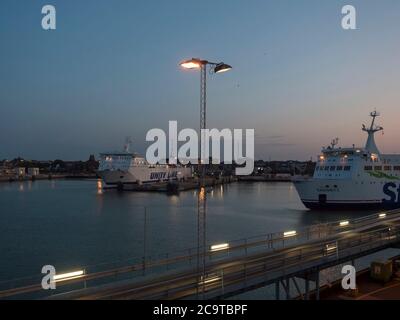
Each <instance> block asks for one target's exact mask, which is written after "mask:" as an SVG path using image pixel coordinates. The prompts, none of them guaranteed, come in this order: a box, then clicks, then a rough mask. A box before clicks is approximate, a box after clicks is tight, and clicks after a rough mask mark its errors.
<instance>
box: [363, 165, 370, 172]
mask: <svg viewBox="0 0 400 320" xmlns="http://www.w3.org/2000/svg"><path fill="white" fill-rule="evenodd" d="M364 170H365V171H372V166H365V167H364Z"/></svg>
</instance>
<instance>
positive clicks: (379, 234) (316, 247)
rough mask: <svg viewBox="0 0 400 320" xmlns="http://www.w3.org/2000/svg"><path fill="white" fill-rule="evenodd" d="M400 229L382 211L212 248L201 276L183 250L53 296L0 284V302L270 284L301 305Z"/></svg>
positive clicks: (86, 274)
mask: <svg viewBox="0 0 400 320" xmlns="http://www.w3.org/2000/svg"><path fill="white" fill-rule="evenodd" d="M399 224H400V210H396V211H391V212H385V213H382V212H381V213H377V214H374V215H370V216H367V217H363V218H359V219H354V220H348V221H336V222H331V223H326V224H319V225H313V226H309V227H307V228H304V229H302V230H288V231H285V232H279V233H274V234H266V235H261V236H257V237H253V238H247V239H242V240H236V241H231V242H229V243H225V244H219V245H213V246H210V247H209V248H207V250H206V255H205V256H201V259H203V258H204V259H205V261H206V272H205V274H203V273H202V272H199V270H198V269H197V268H196V259H197V255H196V250H195V249H187V250H185V251H184V252H178V253H166V254H165V256H164V257H163V258H160V257H157V258H155V257H141V258H140V259H138V260H137V262H136V263H132V264H130V265H125V266H122V267H114V268H112V267H110V266H109V267H108V268H107V266H102V268H101V270H99V269H97V270H95V268H92V269H91V268H90V267H88V268H85V269H84V271H82V274H81V276H79V277H77V278H71V279H66V280H65V281H63V282H60V283H59V284H57V290H56V291H54V292H51V290H50V291H45V290H42V288H41V281H40V278H37V279H35V280H33V279H32V280H30V281H31V282H30V283H28V282H29V281H28V280H27V279H25V280H24V281H22V282H24V285H22V282H21V281H20V282H19V283H20V285H19V286H14V287H13V284H12V282H9V283H8V284H5V283H2V284H0V287H1V288H2V291H0V298H2V299H4V298H15V297H18V296H22V297H23V296H24V295H26V294H28V295H32V294H38V295H39V297H41V298H51V299H195V298H198V299H226V298H229V297H233V296H236V295H238V294H241V293H245V292H248V291H252V290H255V289H258V288H262V287H265V286H269V285H274V286H275V291H276V294H275V298H276V299H281V298H282V296H281V295H282V293H284V296H285V298H286V299H293V298H296V297H300V298H301V299H305V300H307V299H310V297H311V293H312V291H311V290H310V288H311V286H310V284H313V286H314V287H315V290H314V291H313V295H312V297H313V298H314V299H317V300H318V299H319V298H320V287H321V285H320V271H322V270H324V269H327V268H330V267H334V266H337V265H340V264H343V263H349V264H353V263H354V261H355V260H356V259H359V258H362V257H365V256H367V255H370V254H372V253H376V252H379V251H381V250H385V249H388V248H399V244H400V228H399V227H400V225H399ZM201 252H203V251H201ZM300 281H301V282H302V283H300ZM6 285H8V286H9V288H8V289H5V288H4V287H5V286H6ZM76 286H78V287H76ZM79 286H80V288H79ZM63 287H65V288H67V289H68V290H66V291H65V290H64V291H63ZM290 287H292V288H293V287H294V288H296V294H292V292H291V290H290V289H289V288H290ZM303 287H304V288H305V289H304V290H302V289H301V288H303ZM3 288H4V289H3ZM292 291H293V290H292ZM52 293H53V294H52ZM51 294H52V295H51Z"/></svg>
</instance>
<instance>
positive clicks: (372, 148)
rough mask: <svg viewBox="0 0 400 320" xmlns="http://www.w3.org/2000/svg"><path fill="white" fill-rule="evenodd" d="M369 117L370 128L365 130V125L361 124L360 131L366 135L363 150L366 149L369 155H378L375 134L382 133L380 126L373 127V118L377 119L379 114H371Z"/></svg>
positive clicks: (375, 112)
mask: <svg viewBox="0 0 400 320" xmlns="http://www.w3.org/2000/svg"><path fill="white" fill-rule="evenodd" d="M370 116H371V117H372V122H371V126H370V127H369V128H367V127H366V126H365V124H363V127H362V130H363V131H365V132H367V133H368V139H367V144H366V145H365V149H367V150H368V151H369V152H370V153H375V154H380V152H379V149H378V147H377V146H376V143H375V136H374V135H375V132H378V131H382V130H383V128H382V127H381V126H378V125H375V118H376V117H379V116H380V114H379V112H377V111H374V112H371V113H370Z"/></svg>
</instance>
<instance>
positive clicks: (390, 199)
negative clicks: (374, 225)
mask: <svg viewBox="0 0 400 320" xmlns="http://www.w3.org/2000/svg"><path fill="white" fill-rule="evenodd" d="M293 183H294V185H295V187H296V189H297V192H298V194H299V196H300V199H301V201H302V203H303V204H304V206H305V207H306V208H308V209H311V210H388V209H397V208H400V195H399V193H400V183H399V182H394V181H373V182H371V181H368V182H365V183H362V182H360V181H355V180H342V181H338V180H325V179H309V180H298V181H293Z"/></svg>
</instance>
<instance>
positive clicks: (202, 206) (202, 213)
mask: <svg viewBox="0 0 400 320" xmlns="http://www.w3.org/2000/svg"><path fill="white" fill-rule="evenodd" d="M180 66H181V67H182V68H184V69H189V70H193V69H194V70H200V138H201V140H200V141H201V143H200V153H199V169H200V184H199V188H200V190H199V196H198V207H197V210H198V212H197V271H198V273H199V271H200V248H201V246H202V247H203V266H202V274H203V279H205V271H206V253H207V252H206V251H207V249H206V243H207V241H206V234H207V233H206V215H207V212H206V211H207V192H206V191H205V186H206V183H205V177H206V166H205V165H204V162H203V161H202V160H206V159H203V154H204V156H205V154H206V153H205V150H206V148H207V141H206V135H205V134H206V132H205V129H206V123H207V122H206V106H207V67H210V72H211V73H223V72H226V71H229V70H231V69H232V67H231V66H230V65H228V64H226V63H223V62H219V63H215V62H210V61H207V60H202V59H198V58H192V59H190V60H185V61H182V62H181V63H180ZM204 289H205V288H204V282H203V294H204ZM197 293H198V291H197Z"/></svg>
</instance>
